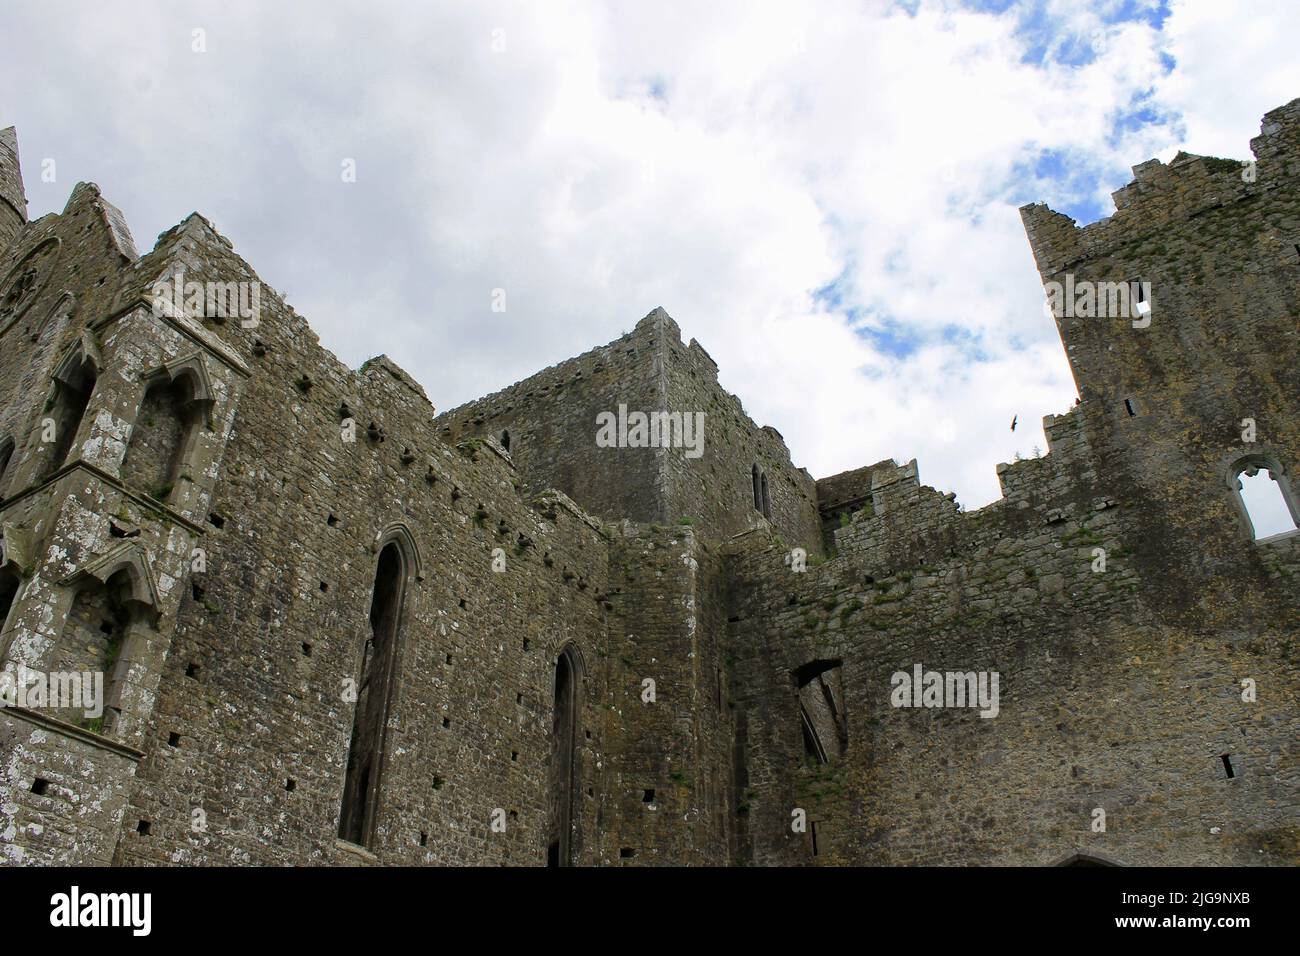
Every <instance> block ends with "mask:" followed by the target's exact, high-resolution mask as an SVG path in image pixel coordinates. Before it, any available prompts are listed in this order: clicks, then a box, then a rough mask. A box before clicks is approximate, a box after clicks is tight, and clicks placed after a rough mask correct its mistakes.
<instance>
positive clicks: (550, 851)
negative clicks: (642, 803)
mask: <svg viewBox="0 0 1300 956" xmlns="http://www.w3.org/2000/svg"><path fill="white" fill-rule="evenodd" d="M581 681H582V665H581V661H580V660H579V658H578V655H577V652H576V651H575V650H574V649H573V645H569V646H568V647H566V648H565V649H564V651H563V652H561V654H560V656H559V659H558V660H556V662H555V706H554V711H553V713H552V719H551V788H550V789H551V794H550V797H551V801H550V802H551V827H550V839H549V842H548V847H547V859H546V862H547V865H548V866H572V865H573V856H574V853H573V851H574V847H573V803H574V793H575V792H576V791H577V787H578V783H577V759H576V758H577V754H576V750H577V741H578V713H579V708H578V700H579V688H580V686H581Z"/></svg>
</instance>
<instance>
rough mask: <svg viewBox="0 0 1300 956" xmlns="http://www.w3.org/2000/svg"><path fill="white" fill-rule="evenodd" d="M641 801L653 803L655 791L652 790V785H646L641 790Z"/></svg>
mask: <svg viewBox="0 0 1300 956" xmlns="http://www.w3.org/2000/svg"><path fill="white" fill-rule="evenodd" d="M641 802H642V803H654V802H655V791H654V787H647V788H646V789H645V790H643V791H642V792H641Z"/></svg>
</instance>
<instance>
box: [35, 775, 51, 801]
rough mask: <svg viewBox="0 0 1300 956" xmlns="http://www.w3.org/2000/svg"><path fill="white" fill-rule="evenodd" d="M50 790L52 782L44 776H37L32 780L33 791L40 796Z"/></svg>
mask: <svg viewBox="0 0 1300 956" xmlns="http://www.w3.org/2000/svg"><path fill="white" fill-rule="evenodd" d="M49 792H50V782H49V781H48V780H46V779H45V778H44V777H37V778H36V779H35V780H33V781H32V793H34V794H36V795H37V796H38V797H43V796H45V795H46V794H47V793H49Z"/></svg>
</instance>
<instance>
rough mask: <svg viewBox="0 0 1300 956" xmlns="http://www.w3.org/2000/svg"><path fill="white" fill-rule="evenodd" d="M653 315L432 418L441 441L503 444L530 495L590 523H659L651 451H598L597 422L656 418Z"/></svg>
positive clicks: (662, 516)
mask: <svg viewBox="0 0 1300 956" xmlns="http://www.w3.org/2000/svg"><path fill="white" fill-rule="evenodd" d="M660 312H661V310H656V311H655V312H652V313H650V315H647V316H646V317H645V318H644V319H642V320H641V321H640V322H638V323H637V325H636V327H635V328H634V329H633V330H632V331H631V332H630V333H628V334H627V335H624V336H622V337H621V338H619V339H616V340H615V341H613V342H611V343H610V344H609V345H606V346H602V347H601V348H597V349H592V350H591V351H590V352H586V353H584V354H583V355H580V356H578V357H577V358H573V359H569V360H568V361H567V362H561V363H560V364H558V365H554V366H551V367H550V368H548V369H545V370H544V371H542V372H539V373H537V374H536V375H533V376H531V377H529V378H526V379H524V380H523V381H522V382H518V383H517V384H515V385H512V386H510V387H509V388H506V389H503V390H502V391H500V392H496V393H494V394H492V395H489V396H487V397H485V398H481V399H479V400H478V401H475V402H471V403H469V404H467V405H462V406H461V407H459V408H456V409H452V410H451V411H448V412H445V413H443V414H441V415H439V416H438V418H437V419H436V420H435V423H434V424H435V426H436V427H437V429H438V432H437V433H438V435H439V437H440V438H442V439H443V440H444V441H446V442H449V443H455V442H459V441H462V440H465V439H467V438H480V439H491V440H494V441H496V442H498V443H501V442H503V437H504V435H505V434H506V433H508V434H509V442H510V448H509V455H510V458H511V460H512V461H513V462H514V463H515V465H516V467H517V468H518V469H519V475H520V477H521V480H522V487H523V488H524V489H525V490H526V491H528V492H531V493H535V492H538V491H541V490H543V489H546V488H555V489H558V490H560V491H563V492H564V493H565V494H567V495H568V496H569V497H571V498H572V499H573V500H574V501H577V502H579V503H580V504H581V505H582V506H583V507H584V508H586V509H587V510H588V511H590V512H591V513H592V514H594V515H598V516H600V517H603V518H607V519H610V520H617V519H620V518H630V519H632V520H634V521H664V520H666V519H667V517H668V515H667V513H666V510H665V503H664V496H663V490H662V485H661V482H660V481H659V480H657V479H656V464H657V461H658V449H655V448H629V447H622V448H619V447H600V446H598V445H597V444H596V432H597V424H596V421H597V416H598V415H600V414H602V413H613V414H618V410H619V406H620V405H624V406H626V407H627V409H628V410H629V411H630V412H634V411H641V412H650V411H655V410H662V409H663V401H664V396H663V389H662V388H661V383H660V381H659V374H658V370H657V366H656V363H655V362H654V360H653V356H654V355H655V353H656V351H657V349H658V343H659V338H660V334H659V316H660Z"/></svg>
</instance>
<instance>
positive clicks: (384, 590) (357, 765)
mask: <svg viewBox="0 0 1300 956" xmlns="http://www.w3.org/2000/svg"><path fill="white" fill-rule="evenodd" d="M406 574H407V572H406V559H405V556H404V555H403V554H402V550H401V548H400V547H399V546H398V544H397V543H396V542H390V543H389V544H387V545H385V547H384V549H383V550H382V551H381V552H380V553H379V565H378V567H377V569H376V571H375V586H374V590H373V592H372V595H371V599H370V637H369V638H368V639H367V640H366V644H365V649H364V651H363V654H362V661H361V673H360V677H359V678H358V680H357V688H356V692H357V700H356V711H355V713H354V716H353V720H352V742H351V744H350V746H349V747H348V766H347V776H346V777H345V779H344V783H343V806H342V808H341V810H340V813H339V836H340V837H341V838H343V839H344V840H347V841H348V842H350V843H355V844H357V845H359V846H366V847H368V846H370V845H371V843H372V841H373V840H374V832H375V819H376V812H377V810H378V806H379V798H380V795H381V793H382V790H381V784H382V780H381V776H382V772H383V758H384V737H385V728H386V727H387V725H388V713H389V709H390V708H391V706H392V698H393V689H394V684H395V683H396V681H395V676H396V663H397V649H398V635H399V632H400V629H401V622H402V605H403V603H404V599H405V592H406Z"/></svg>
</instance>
